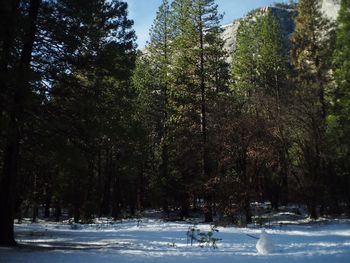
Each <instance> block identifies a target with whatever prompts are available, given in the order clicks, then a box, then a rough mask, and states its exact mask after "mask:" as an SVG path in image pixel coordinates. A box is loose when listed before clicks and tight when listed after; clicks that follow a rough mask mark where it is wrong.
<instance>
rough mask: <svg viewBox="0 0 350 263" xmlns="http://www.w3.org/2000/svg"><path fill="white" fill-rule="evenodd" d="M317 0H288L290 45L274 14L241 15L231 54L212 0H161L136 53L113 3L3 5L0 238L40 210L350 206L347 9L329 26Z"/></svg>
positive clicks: (328, 209)
mask: <svg viewBox="0 0 350 263" xmlns="http://www.w3.org/2000/svg"><path fill="white" fill-rule="evenodd" d="M320 5H321V1H319V0H308V1H306V0H300V1H299V3H298V5H297V16H296V18H295V30H294V32H293V34H292V35H291V37H290V40H289V41H288V45H286V44H285V42H286V41H284V40H283V39H282V35H281V32H280V25H279V23H278V21H277V20H276V18H275V17H274V16H273V14H272V12H271V10H270V9H268V10H267V11H264V12H263V11H257V12H254V13H250V14H249V15H247V16H246V17H245V18H244V19H243V20H242V21H241V22H240V26H239V29H238V34H237V43H236V47H235V50H234V52H233V53H232V54H228V53H227V52H226V51H225V49H224V43H225V42H224V40H223V39H222V28H221V26H220V23H221V19H222V15H221V14H219V12H218V6H217V4H216V3H215V1H214V0H173V1H172V2H169V1H168V0H162V3H161V5H160V7H159V10H158V12H157V15H156V18H155V20H154V23H153V26H152V28H151V30H150V41H149V43H148V44H147V46H146V48H145V49H144V50H143V51H137V49H136V44H135V40H136V36H135V32H134V31H133V29H132V26H133V21H132V20H130V19H129V18H128V10H127V4H126V3H125V2H123V1H117V0H114V1H106V0H93V1H82V0H73V1H68V0H61V1H53V0H45V1H44V0H16V1H10V0H7V1H4V4H3V5H2V6H1V14H2V15H1V25H0V27H1V34H0V35H1V39H0V50H1V58H0V66H1V72H0V83H1V85H2V88H1V94H0V100H1V103H0V105H1V108H0V109H1V113H2V114H1V116H0V124H1V138H0V146H1V147H0V157H1V159H0V168H1V171H2V173H1V177H0V189H1V190H0V211H2V215H1V216H0V230H1V231H0V232H1V235H0V244H1V245H11V244H15V240H14V233H13V221H14V218H18V219H19V220H20V219H21V217H22V216H23V215H26V216H27V215H28V213H27V212H28V211H31V216H32V219H33V221H36V219H37V217H38V211H39V208H42V209H43V210H44V217H45V218H51V219H55V220H60V219H61V218H62V216H63V214H64V213H67V216H68V217H69V218H73V219H74V221H75V222H86V223H88V222H91V221H92V220H93V219H94V218H95V217H101V216H111V217H113V218H114V219H118V218H120V217H123V216H132V215H135V213H137V212H138V211H143V210H145V209H148V208H157V209H162V211H163V212H164V215H165V217H170V216H171V215H173V214H174V213H175V214H176V215H177V216H178V218H185V217H189V216H191V213H192V212H193V211H197V212H198V213H200V214H202V215H203V218H204V220H205V221H206V222H211V221H213V216H214V215H219V216H220V218H223V219H226V220H229V221H233V220H234V219H235V218H236V217H237V215H243V216H244V219H245V220H244V221H245V222H246V223H250V222H251V221H252V212H251V203H252V202H254V201H261V202H263V201H270V202H271V204H272V206H273V208H275V209H277V208H278V207H279V206H280V205H286V204H289V203H293V204H300V205H305V206H306V207H307V209H308V212H309V214H310V216H311V217H312V218H317V217H318V216H320V215H324V214H341V213H344V212H347V213H350V194H349V193H350V192H349V189H350V175H349V171H350V170H349V167H348V163H349V162H348V160H349V157H350V156H349V153H350V152H349V149H350V141H349V138H348V136H347V134H348V130H349V127H350V125H349V123H350V120H349V116H350V115H349V109H350V106H349V100H350V95H349V91H348V89H349V86H350V69H349V68H350V67H349V66H350V65H349V59H350V44H349V43H350V39H349V37H350V36H349V34H348V32H350V30H349V29H350V28H349V27H350V17H349V5H350V1H348V0H342V1H341V9H340V11H339V16H338V19H337V21H336V23H335V24H334V23H331V22H330V21H328V20H327V19H326V18H325V17H324V15H323V14H322V12H321V9H320ZM228 57H231V58H232V62H231V63H228V62H227V61H228V59H227V58H228Z"/></svg>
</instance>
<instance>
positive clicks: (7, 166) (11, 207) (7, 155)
mask: <svg viewBox="0 0 350 263" xmlns="http://www.w3.org/2000/svg"><path fill="white" fill-rule="evenodd" d="M40 5H41V1H40V0H31V1H30V3H29V12H28V15H27V16H28V20H27V21H28V24H27V26H26V27H25V29H24V32H25V34H24V38H23V41H22V43H21V44H22V49H21V53H20V54H21V55H20V57H19V59H18V65H17V67H16V69H15V73H14V75H13V80H12V81H13V84H12V87H11V88H12V90H9V93H10V96H9V100H10V103H9V106H8V109H7V111H6V112H5V114H6V115H8V118H9V119H8V126H7V127H6V128H7V132H6V137H7V138H6V142H5V147H4V154H3V158H4V160H3V166H2V169H3V170H2V174H1V177H0V193H1V194H0V209H1V211H2V212H3V213H4V215H3V216H1V217H0V229H1V233H2V234H1V236H0V245H14V244H15V240H14V232H13V231H14V230H13V220H14V213H15V202H16V201H17V200H16V199H17V196H16V192H17V191H16V186H17V184H18V183H19V182H20V180H19V179H20V178H19V176H18V161H19V154H20V140H21V138H22V136H23V135H22V134H21V130H22V129H23V127H24V125H25V121H24V111H25V110H26V109H27V107H28V101H27V96H30V93H31V86H30V83H29V82H30V75H31V74H30V73H31V64H30V63H31V61H32V52H33V49H34V42H35V39H36V33H37V22H38V13H39V8H40ZM5 52H6V50H5ZM4 60H5V61H6V60H7V59H6V58H5V59H4ZM4 66H5V67H7V65H6V63H5V65H4Z"/></svg>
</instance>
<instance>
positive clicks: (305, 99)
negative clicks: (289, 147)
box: [291, 0, 332, 218]
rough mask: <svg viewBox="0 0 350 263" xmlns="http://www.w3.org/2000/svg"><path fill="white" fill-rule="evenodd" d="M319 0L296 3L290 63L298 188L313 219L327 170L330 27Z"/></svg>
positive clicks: (315, 215)
mask: <svg viewBox="0 0 350 263" xmlns="http://www.w3.org/2000/svg"><path fill="white" fill-rule="evenodd" d="M320 6H321V2H320V1H319V0H308V1H299V3H298V15H297V17H296V20H295V23H296V26H295V32H294V33H293V35H292V38H291V41H292V53H291V54H292V56H291V62H292V65H293V68H294V70H295V77H294V79H293V82H294V84H295V88H296V105H295V109H294V110H295V113H294V114H295V115H296V118H297V119H298V120H296V125H295V128H297V127H298V128H297V129H298V130H299V132H298V134H299V136H298V137H297V138H295V140H296V141H297V143H296V144H297V145H298V147H300V151H301V152H302V155H303V158H302V161H301V162H300V163H299V165H300V166H299V169H300V171H301V174H300V175H301V178H300V180H299V182H300V185H299V187H301V188H302V189H303V190H301V191H302V192H304V193H305V195H306V196H305V200H306V202H307V205H308V208H309V212H310V215H311V217H312V218H316V217H317V214H316V205H317V204H318V203H319V202H320V192H322V181H323V180H324V179H325V171H326V169H327V160H326V150H325V149H326V145H325V129H326V116H327V112H328V106H327V101H326V97H325V92H326V85H327V83H328V78H329V69H330V57H329V54H330V53H331V52H330V44H331V41H330V38H331V36H332V34H331V33H330V24H329V22H328V21H327V20H326V18H324V17H323V15H322V12H321V9H320Z"/></svg>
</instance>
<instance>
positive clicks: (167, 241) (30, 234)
mask: <svg viewBox="0 0 350 263" xmlns="http://www.w3.org/2000/svg"><path fill="white" fill-rule="evenodd" d="M189 227H191V225H190V224H185V223H172V222H163V221H160V220H153V219H143V220H142V222H138V221H137V220H129V221H124V222H119V223H113V224H111V223H106V224H93V225H88V226H80V225H73V227H72V225H68V224H49V223H47V224H44V223H41V224H19V225H16V226H15V230H16V236H17V240H18V241H19V243H20V245H19V246H18V247H17V248H0V262H1V263H37V262H40V263H58V262H60V263H61V262H64V263H65V262H67V263H72V262H73V263H97V262H98V263H105V262H108V263H109V262H113V263H124V262H145V263H147V262H167V263H172V262H176V263H182V262H204V263H206V262H214V263H225V262H230V263H232V262H242V263H245V262H283V263H284V262H298V263H301V262H308V263H311V262H318V263H319V262H331V263H336V262H350V221H344V220H343V221H340V220H338V221H334V220H333V221H330V222H329V221H328V222H325V223H318V224H312V225H311V224H305V225H281V226H274V227H271V228H267V229H266V232H267V236H268V238H269V239H270V240H271V242H273V244H274V250H273V253H270V254H267V255H261V254H259V253H258V252H257V250H256V243H257V240H256V239H254V238H252V237H250V236H253V237H254V236H255V237H259V236H260V233H261V229H258V228H236V227H226V228H222V227H219V228H218V230H219V232H218V233H215V234H214V235H215V236H216V237H218V238H221V239H222V240H220V241H219V242H218V244H217V246H218V248H217V249H213V248H210V247H203V248H202V247H199V246H198V245H197V244H194V245H193V246H192V247H191V246H190V245H189V244H187V242H188V240H187V236H186V232H187V231H188V229H189ZM197 228H199V229H200V230H201V231H203V232H206V231H208V230H209V229H210V226H209V225H204V224H199V225H197ZM248 235H250V236H248Z"/></svg>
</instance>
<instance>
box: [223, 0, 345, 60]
mask: <svg viewBox="0 0 350 263" xmlns="http://www.w3.org/2000/svg"><path fill="white" fill-rule="evenodd" d="M339 9H340V0H323V2H322V11H323V13H324V14H325V16H326V17H328V18H329V19H330V20H332V21H335V20H336V19H337V17H338V12H339ZM268 11H271V13H272V14H273V15H274V16H275V17H276V19H277V21H278V22H279V25H280V30H281V33H282V38H283V41H284V45H285V46H286V47H287V48H289V47H290V43H289V38H290V35H291V34H292V33H293V31H294V18H295V16H296V15H297V11H296V10H295V9H292V8H288V7H276V6H270V7H263V8H260V9H256V10H255V11H253V12H250V15H249V16H245V17H243V18H241V19H237V20H234V21H233V22H232V23H230V24H228V25H225V26H223V29H224V31H223V33H222V35H223V38H224V40H225V41H226V43H225V49H226V50H227V51H228V53H229V54H230V55H229V57H228V62H231V54H232V52H233V51H234V49H235V47H236V37H237V32H238V28H239V25H240V23H241V21H242V20H244V19H247V18H249V17H250V16H252V15H253V16H254V15H255V16H258V15H261V14H263V13H266V12H268Z"/></svg>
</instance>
